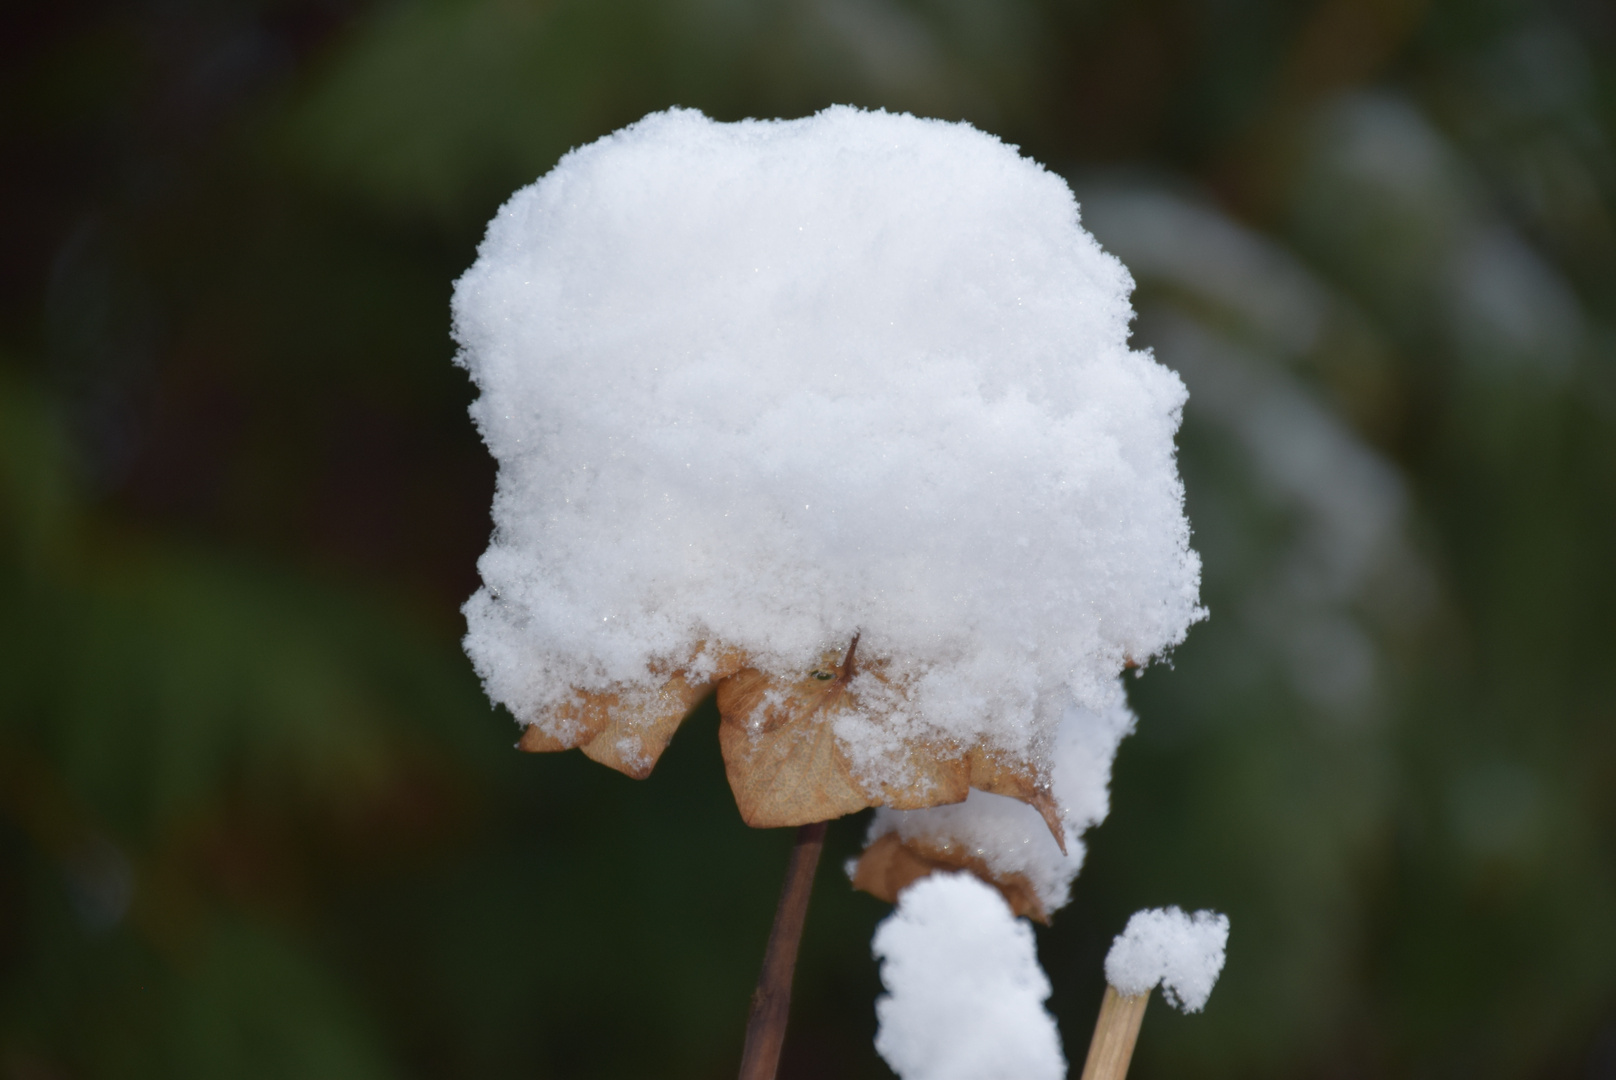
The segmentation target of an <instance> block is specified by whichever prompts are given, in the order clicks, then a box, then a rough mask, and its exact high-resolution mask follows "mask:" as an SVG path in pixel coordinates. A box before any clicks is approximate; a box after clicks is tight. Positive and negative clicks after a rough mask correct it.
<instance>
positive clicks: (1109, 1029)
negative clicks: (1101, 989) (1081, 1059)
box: [1083, 986, 1150, 1080]
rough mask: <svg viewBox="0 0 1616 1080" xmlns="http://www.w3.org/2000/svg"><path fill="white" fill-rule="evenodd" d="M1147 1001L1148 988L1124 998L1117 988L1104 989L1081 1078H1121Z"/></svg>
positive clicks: (1137, 1036) (1113, 1079)
mask: <svg viewBox="0 0 1616 1080" xmlns="http://www.w3.org/2000/svg"><path fill="white" fill-rule="evenodd" d="M1148 1004H1150V991H1149V990H1146V991H1145V992H1144V993H1143V994H1137V995H1134V996H1130V997H1124V996H1123V995H1122V994H1119V993H1117V988H1116V987H1114V986H1107V987H1106V988H1105V1000H1104V1001H1102V1002H1101V1003H1100V1019H1099V1022H1097V1023H1096V1024H1095V1025H1094V1041H1093V1042H1091V1043H1089V1058H1088V1061H1087V1062H1085V1063H1084V1065H1083V1080H1122V1078H1123V1077H1125V1076H1127V1075H1128V1062H1129V1061H1130V1060H1131V1059H1132V1058H1133V1046H1134V1043H1135V1042H1137V1041H1138V1040H1139V1024H1140V1022H1141V1021H1143V1020H1144V1018H1145V1006H1146V1005H1148Z"/></svg>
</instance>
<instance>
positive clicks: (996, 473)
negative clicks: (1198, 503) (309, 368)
mask: <svg viewBox="0 0 1616 1080" xmlns="http://www.w3.org/2000/svg"><path fill="white" fill-rule="evenodd" d="M1131 289H1132V280H1131V279H1130V278H1129V276H1128V273H1127V271H1126V270H1125V269H1124V268H1123V266H1122V264H1121V263H1119V262H1118V261H1117V260H1116V259H1115V258H1113V257H1111V256H1110V255H1107V254H1106V253H1105V252H1103V251H1101V250H1100V248H1099V246H1098V245H1097V244H1096V243H1095V241H1094V239H1093V238H1092V237H1091V236H1089V234H1088V233H1087V232H1085V231H1084V230H1083V228H1082V226H1081V225H1080V224H1079V220H1078V207H1077V203H1076V202H1075V200H1074V199H1073V197H1072V193H1071V191H1070V189H1069V188H1068V187H1067V186H1066V183H1065V182H1064V181H1063V180H1062V179H1061V178H1060V177H1058V176H1056V175H1054V174H1053V173H1050V172H1048V171H1047V170H1045V169H1044V168H1043V167H1042V166H1040V165H1038V164H1037V163H1036V162H1034V161H1032V160H1030V159H1028V158H1025V157H1022V156H1020V155H1019V154H1018V153H1017V152H1016V149H1015V148H1014V147H1012V146H1008V145H1006V144H1004V143H1002V142H1000V141H999V140H998V139H995V138H993V137H992V136H990V135H986V134H984V133H982V132H981V131H978V130H976V129H975V128H972V127H971V126H969V125H967V124H961V123H945V122H942V121H937V120H922V119H917V118H915V117H913V116H909V115H895V114H889V113H884V112H864V111H860V110H857V109H852V108H846V107H835V108H830V109H827V110H825V111H824V112H821V113H819V114H817V115H815V116H812V117H808V118H805V119H800V120H789V121H753V120H748V121H743V122H740V123H733V124H728V123H717V122H714V121H712V120H710V119H708V118H707V117H705V116H703V115H701V114H700V113H698V112H694V111H690V110H677V109H675V110H670V111H668V112H661V113H654V114H652V115H650V116H647V117H646V118H644V119H643V120H641V121H639V122H638V123H636V124H633V125H631V126H630V127H627V128H625V129H623V130H621V131H619V132H616V133H614V134H612V135H609V136H606V137H605V138H603V139H601V140H599V141H597V142H595V143H592V144H590V145H588V146H585V147H582V148H580V149H577V150H574V151H572V152H571V153H569V154H568V155H567V156H566V157H564V158H563V159H562V160H561V162H560V163H559V164H558V165H557V166H556V167H555V168H554V169H553V170H552V171H551V172H550V173H549V174H547V175H546V176H545V177H544V178H543V179H541V180H539V181H538V182H537V183H535V184H533V185H531V186H530V187H527V188H524V189H522V190H521V191H519V192H517V193H516V194H515V195H514V196H512V198H511V199H510V201H509V202H508V203H506V204H505V206H503V207H502V208H501V209H500V211H499V213H498V214H497V215H496V216H495V218H494V220H493V221H492V222H491V223H490V224H489V227H488V232H487V235H486V237H485V239H484V240H483V243H482V245H481V247H480V248H479V249H478V257H477V261H476V263H475V265H473V266H472V267H471V269H470V270H468V271H467V272H466V273H465V275H464V276H462V277H461V279H460V280H459V282H458V283H457V284H456V287H455V294H454V301H453V311H454V336H455V339H456V340H457V341H458V342H459V345H460V352H459V356H458V360H459V363H461V364H462V365H464V366H465V367H466V369H467V370H468V371H469V372H470V374H471V376H472V378H473V380H474V381H475V382H476V384H477V387H478V388H479V390H480V391H481V396H480V397H479V398H478V399H477V401H476V403H475V404H474V405H473V406H472V415H473V416H474V418H475V419H476V422H477V424H478V427H479V429H480V431H481V433H482V436H483V439H484V441H485V442H486V443H487V445H488V447H489V450H490V451H491V452H492V453H493V455H494V457H495V458H496V459H497V461H498V463H499V476H498V485H497V489H496V493H495V497H494V507H493V517H494V534H493V538H492V540H491V541H490V544H489V547H488V550H487V552H486V553H485V554H484V555H483V557H482V559H481V561H480V562H479V564H478V566H479V569H480V571H481V574H482V579H483V586H482V588H480V589H479V590H478V591H477V593H476V594H475V595H474V596H473V597H472V598H471V599H470V601H468V603H467V604H466V606H465V609H464V610H465V614H466V617H467V623H468V632H467V635H466V639H465V646H466V651H467V653H468V654H469V655H470V657H471V658H472V661H473V663H474V664H475V666H476V668H477V671H478V673H479V674H480V675H481V677H482V679H483V684H484V686H485V688H486V690H487V692H488V694H489V696H490V697H491V698H493V699H494V700H495V701H496V702H498V703H501V704H503V705H506V706H507V707H509V708H510V710H511V711H512V713H513V714H515V716H516V717H517V718H518V719H519V720H522V721H524V722H527V723H546V724H548V723H552V722H553V723H556V724H563V725H564V723H565V721H563V720H555V721H551V720H545V719H543V718H544V717H545V716H547V715H549V716H559V715H561V714H559V713H555V712H553V710H554V708H555V706H557V705H558V703H560V702H562V701H563V700H566V699H567V698H568V696H569V694H571V693H572V692H573V691H574V690H576V691H579V692H593V693H601V694H618V695H622V696H623V697H624V698H625V699H626V698H627V697H630V696H632V695H634V694H636V693H654V692H656V691H657V690H659V688H661V687H662V686H663V684H664V683H665V682H666V680H667V678H668V674H667V673H668V672H669V671H670V670H675V669H677V670H681V671H685V672H687V674H688V675H689V677H690V678H692V679H698V678H700V677H701V676H702V675H703V674H704V672H703V670H702V668H701V665H702V664H703V663H710V661H709V660H707V659H704V658H705V657H708V656H710V655H711V654H712V652H713V649H712V648H711V647H712V646H715V645H721V646H723V647H725V648H728V649H733V650H738V651H739V652H740V653H741V654H744V655H745V656H746V658H747V662H748V663H749V664H751V665H752V666H754V667H756V668H758V669H760V670H762V671H764V672H766V673H768V674H769V675H771V676H781V677H791V678H801V677H803V676H804V675H805V674H806V672H807V670H808V668H810V667H812V666H813V664H814V663H815V662H816V661H817V658H818V657H819V656H820V655H821V654H822V653H823V652H824V651H825V650H827V649H832V650H836V651H837V652H838V653H839V652H840V651H841V650H845V649H846V647H847V644H848V642H849V640H850V639H851V638H852V636H853V635H854V634H855V633H856V632H861V633H862V637H861V639H860V645H859V657H860V658H861V662H864V663H865V664H866V670H870V669H869V668H868V665H869V664H870V663H878V664H884V665H886V666H885V667H883V668H881V669H880V670H881V676H882V678H883V679H884V680H886V682H885V684H882V685H877V683H876V682H875V681H874V676H873V675H871V676H866V677H865V682H863V683H860V684H858V685H855V686H854V690H855V691H857V692H859V693H863V694H864V700H867V701H869V702H872V703H873V704H872V705H871V710H872V711H871V712H870V713H869V714H868V715H863V714H858V715H849V716H845V717H842V718H840V719H838V720H837V722H836V737H837V739H838V745H839V746H840V747H841V750H842V752H843V753H845V754H846V756H847V759H848V760H849V762H850V763H851V767H852V768H853V769H854V771H855V772H856V773H857V775H859V776H860V777H861V778H863V779H865V780H872V779H875V780H880V781H882V782H891V783H895V784H901V783H902V782H903V781H904V780H905V776H903V775H898V774H901V773H902V771H903V770H904V769H906V768H908V766H907V765H905V764H904V762H905V761H906V760H907V759H905V758H904V754H903V750H904V748H905V747H908V746H913V745H915V744H916V743H917V742H921V741H925V742H928V743H931V744H934V745H939V746H942V745H947V746H957V747H971V746H978V745H980V746H984V747H987V748H989V749H992V750H997V751H1003V752H1004V753H1005V754H1008V755H1011V756H1013V757H1016V758H1017V759H1021V760H1031V759H1038V760H1043V759H1045V758H1046V757H1047V755H1048V753H1049V752H1050V748H1051V746H1052V744H1053V740H1054V734H1055V728H1056V726H1057V725H1058V724H1059V722H1060V719H1061V717H1062V716H1063V715H1064V714H1065V712H1066V710H1067V708H1068V706H1070V705H1077V706H1079V707H1082V708H1087V709H1090V710H1105V709H1108V708H1109V707H1110V703H1111V702H1112V701H1113V698H1114V693H1115V691H1114V683H1115V679H1116V676H1117V674H1118V673H1119V672H1120V671H1121V669H1122V667H1123V665H1124V662H1125V661H1128V660H1132V661H1136V662H1139V663H1143V662H1145V661H1147V660H1148V659H1149V658H1151V657H1152V656H1156V655H1158V654H1160V653H1162V652H1163V651H1164V650H1166V649H1168V648H1170V647H1171V646H1173V645H1174V644H1176V643H1178V642H1179V641H1180V640H1182V638H1183V636H1184V634H1185V631H1186V629H1187V628H1188V627H1189V625H1190V624H1191V623H1192V622H1193V621H1194V620H1195V619H1197V618H1199V617H1200V616H1201V614H1202V611H1201V609H1200V608H1199V606H1198V601H1197V597H1198V590H1199V577H1200V564H1199V560H1198V558H1197V556H1196V555H1195V553H1194V552H1193V551H1192V550H1191V549H1190V547H1189V527H1188V524H1187V522H1186V521H1185V518H1184V513H1183V490H1182V487H1181V485H1180V482H1179V478H1178V474H1177V470H1176V466H1175V461H1174V446H1173V437H1174V434H1175V432H1176V430H1177V428H1178V424H1179V419H1180V412H1181V409H1182V406H1183V404H1184V400H1185V391H1184V387H1183V384H1182V383H1181V382H1180V381H1179V379H1178V376H1177V375H1175V374H1174V373H1173V372H1171V371H1169V370H1168V369H1166V368H1165V367H1162V366H1161V365H1160V364H1158V363H1156V362H1155V360H1154V359H1152V358H1151V357H1150V356H1149V355H1148V354H1147V353H1144V352H1138V351H1134V350H1132V349H1130V348H1129V347H1128V325H1129V321H1130V319H1131V318H1132V310H1131V308H1130V306H1129V300H1128V296H1129V292H1130V290H1131ZM704 647H706V648H707V649H708V651H707V652H703V649H704ZM692 658H695V659H692ZM883 686H886V687H889V688H890V690H891V692H890V693H887V694H886V696H885V697H883V696H882V693H883ZM894 695H896V697H895V696H894ZM894 702H896V704H894ZM547 733H548V734H550V735H553V736H556V737H557V738H564V737H566V736H568V734H569V732H567V731H565V730H559V729H558V730H556V731H550V732H547ZM566 745H571V742H568V743H566Z"/></svg>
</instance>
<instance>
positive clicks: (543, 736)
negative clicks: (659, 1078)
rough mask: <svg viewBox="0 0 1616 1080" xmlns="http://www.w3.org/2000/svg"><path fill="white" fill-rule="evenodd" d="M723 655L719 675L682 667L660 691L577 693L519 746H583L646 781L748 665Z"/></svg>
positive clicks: (734, 654) (732, 653)
mask: <svg viewBox="0 0 1616 1080" xmlns="http://www.w3.org/2000/svg"><path fill="white" fill-rule="evenodd" d="M697 651H698V653H699V652H700V647H698V650H697ZM717 657H718V663H717V669H716V671H715V672H714V673H713V675H712V676H711V677H710V678H704V679H701V680H700V681H696V682H692V681H690V680H689V679H688V678H687V677H686V672H685V670H684V669H683V668H680V669H679V670H677V671H674V672H673V673H672V674H671V675H670V676H669V678H668V680H667V681H666V682H665V683H663V684H662V686H660V687H658V688H657V689H655V690H622V691H611V692H605V693H599V692H589V691H583V690H574V691H573V693H572V698H571V699H570V700H568V701H564V702H562V703H561V704H559V705H557V706H555V707H554V708H552V709H551V710H550V711H549V712H548V713H547V714H544V715H541V716H540V717H537V718H535V720H534V722H532V723H530V724H529V725H528V727H527V730H526V731H524V732H523V733H522V738H521V740H520V741H519V742H518V743H517V744H516V745H517V747H518V748H519V749H522V750H526V751H529V752H531V753H545V752H549V751H554V750H568V749H571V748H573V747H578V748H579V749H581V750H583V752H584V753H585V754H586V755H587V756H589V757H590V758H592V759H594V760H595V761H598V762H600V763H601V764H602V765H606V766H608V767H610V768H613V769H616V770H617V771H618V772H620V773H623V774H625V775H627V776H632V777H633V778H634V779H636V780H643V779H645V778H646V777H647V776H649V775H651V770H652V769H653V768H655V766H656V763H657V760H658V759H659V758H661V756H662V752H663V751H664V750H666V749H667V748H668V743H669V742H670V741H671V740H672V739H673V735H674V732H676V731H678V730H679V725H680V724H682V723H683V722H684V719H685V717H687V716H689V715H690V710H691V709H693V708H695V707H696V705H697V704H698V703H700V701H701V699H702V698H703V697H705V696H706V694H707V692H708V690H710V689H711V688H712V684H713V682H714V681H716V680H718V679H722V678H724V677H726V676H728V675H730V674H731V673H733V672H735V671H736V670H738V669H740V668H741V667H743V666H744V665H745V663H746V657H745V655H744V654H742V653H741V652H739V651H737V650H734V649H726V648H722V647H720V649H719V650H718V653H717ZM553 732H561V735H559V736H558V735H556V734H552V733H553Z"/></svg>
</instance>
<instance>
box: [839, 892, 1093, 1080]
mask: <svg viewBox="0 0 1616 1080" xmlns="http://www.w3.org/2000/svg"><path fill="white" fill-rule="evenodd" d="M871 948H872V949H873V950H874V952H875V955H876V957H877V958H879V959H880V960H881V982H882V983H883V984H884V985H885V986H886V988H887V993H886V995H885V996H883V997H882V998H880V999H879V1000H878V1001H877V1002H876V1003H875V1013H876V1016H877V1018H878V1019H879V1020H880V1025H881V1026H880V1030H879V1031H878V1032H877V1033H876V1036H875V1048H876V1050H877V1051H878V1052H879V1053H880V1055H881V1057H882V1058H884V1059H885V1060H886V1063H887V1064H888V1065H890V1066H891V1067H892V1070H893V1071H894V1072H896V1073H897V1074H898V1076H899V1077H901V1078H902V1080H1064V1077H1065V1076H1066V1058H1065V1056H1064V1055H1063V1054H1062V1053H1061V1045H1060V1033H1059V1032H1058V1031H1057V1030H1056V1027H1055V1020H1054V1018H1053V1017H1052V1016H1050V1015H1049V1013H1048V1012H1047V1011H1046V1010H1045V1009H1044V1005H1043V1003H1044V1001H1045V999H1046V998H1048V997H1049V980H1048V979H1047V978H1046V977H1045V976H1044V972H1043V969H1042V968H1040V967H1039V966H1038V958H1037V954H1036V951H1035V949H1034V946H1033V936H1032V928H1031V926H1030V925H1029V924H1028V923H1027V922H1026V921H1025V920H1021V919H1017V918H1016V917H1015V916H1013V915H1012V914H1011V913H1010V907H1009V905H1007V904H1006V903H1005V902H1004V898H1003V897H1002V896H1000V895H999V893H998V890H996V889H994V888H993V887H991V886H989V885H985V884H983V883H982V882H981V881H978V880H977V879H976V878H975V877H972V876H971V875H970V874H967V873H954V874H933V875H931V876H930V877H927V878H923V879H922V880H920V881H917V882H915V883H914V884H913V885H911V886H909V888H907V889H905V890H904V891H903V892H902V893H900V894H899V896H898V907H897V910H896V911H894V912H893V913H892V914H891V915H889V916H888V917H887V918H886V919H885V920H884V921H883V922H882V923H881V925H880V926H878V927H877V928H876V931H875V940H874V941H873V942H872V943H871Z"/></svg>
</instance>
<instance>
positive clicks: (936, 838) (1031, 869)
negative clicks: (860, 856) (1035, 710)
mask: <svg viewBox="0 0 1616 1080" xmlns="http://www.w3.org/2000/svg"><path fill="white" fill-rule="evenodd" d="M1111 689H1112V693H1111V699H1110V700H1109V701H1108V702H1106V703H1105V704H1104V705H1103V706H1101V707H1100V708H1098V709H1083V708H1079V707H1077V706H1075V705H1074V706H1070V707H1068V709H1067V712H1066V715H1065V716H1063V717H1062V718H1061V723H1060V726H1059V727H1058V728H1057V729H1056V732H1055V741H1054V747H1053V749H1052V750H1051V752H1050V760H1051V762H1052V764H1053V770H1052V779H1053V781H1054V788H1055V791H1054V794H1055V801H1056V802H1057V803H1059V804H1060V808H1061V811H1062V813H1063V814H1064V822H1063V830H1064V832H1065V834H1066V851H1065V853H1064V854H1063V853H1062V852H1061V849H1060V847H1059V845H1057V844H1056V843H1055V838H1054V837H1053V836H1051V835H1050V833H1049V828H1048V826H1046V825H1045V824H1044V819H1043V818H1042V817H1041V816H1039V814H1038V811H1036V810H1034V809H1033V808H1032V807H1030V806H1028V805H1027V804H1026V803H1023V802H1020V801H1018V800H1016V799H1011V798H1007V797H1006V796H1003V795H992V794H989V793H987V792H985V791H973V792H971V795H970V798H968V799H967V800H966V801H965V802H962V803H954V804H953V805H950V806H937V807H933V808H931V809H929V810H890V809H887V808H886V807H882V808H881V809H879V810H877V811H876V812H875V817H874V818H873V819H872V820H871V822H870V832H869V837H868V842H872V843H873V842H874V841H875V840H876V839H877V838H879V837H881V836H883V835H885V834H886V833H889V832H896V833H897V834H898V836H899V837H900V838H901V839H903V840H905V841H908V842H913V843H917V844H919V845H921V846H922V847H925V848H929V849H931V850H933V851H937V852H939V853H947V852H950V851H960V852H961V853H963V854H966V855H970V856H974V857H975V858H978V859H981V860H982V861H983V862H984V863H986V864H987V867H988V868H989V869H990V870H991V871H992V872H993V873H994V874H995V875H998V876H1006V877H1007V876H1011V875H1017V874H1019V875H1021V876H1023V877H1025V878H1026V879H1027V881H1028V882H1029V883H1030V884H1031V885H1032V888H1033V891H1034V892H1035V893H1037V895H1038V899H1039V902H1041V903H1042V904H1043V906H1044V910H1045V911H1046V912H1054V911H1055V910H1056V909H1058V908H1061V907H1064V906H1065V905H1066V902H1067V900H1068V899H1069V897H1070V891H1071V884H1072V879H1073V878H1075V877H1076V876H1077V872H1078V871H1079V870H1081V869H1082V867H1083V855H1084V847H1083V840H1082V836H1083V833H1084V831H1085V830H1087V829H1088V828H1090V827H1091V826H1093V825H1097V824H1099V823H1100V822H1101V821H1103V820H1105V815H1106V813H1107V812H1108V811H1109V809H1110V794H1109V787H1110V780H1111V762H1112V761H1113V760H1114V759H1115V757H1116V753H1117V744H1118V743H1120V742H1121V741H1122V739H1123V738H1124V737H1125V736H1126V735H1127V734H1128V733H1129V732H1131V731H1132V730H1133V727H1134V715H1133V712H1132V711H1131V710H1130V709H1129V708H1128V702H1127V699H1126V697H1125V696H1124V694H1123V691H1122V684H1121V680H1116V681H1114V682H1113V683H1112V686H1111Z"/></svg>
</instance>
